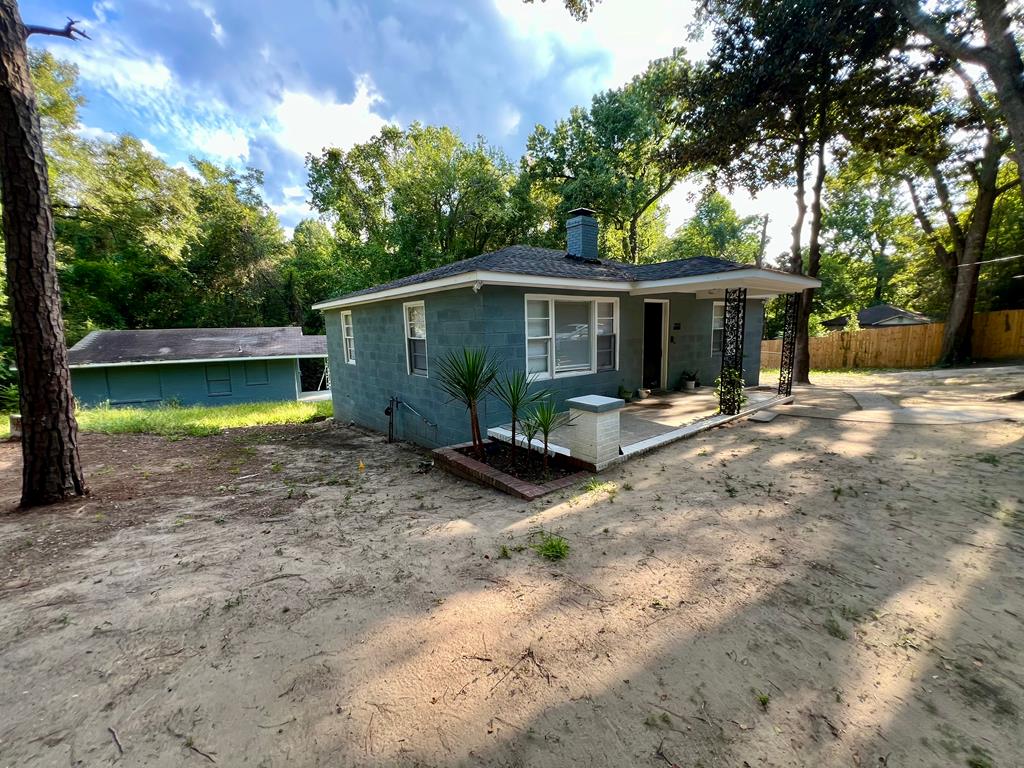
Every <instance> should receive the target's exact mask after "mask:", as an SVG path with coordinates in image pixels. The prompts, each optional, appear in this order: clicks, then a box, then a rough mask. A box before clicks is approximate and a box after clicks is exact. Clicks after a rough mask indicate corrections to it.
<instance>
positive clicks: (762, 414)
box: [747, 411, 779, 423]
mask: <svg viewBox="0 0 1024 768" xmlns="http://www.w3.org/2000/svg"><path fill="white" fill-rule="evenodd" d="M778 415H779V414H778V412H777V411H758V412H757V413H752V414H750V415H749V416H748V417H747V421H760V422H764V423H768V422H769V421H775V417H776V416H778Z"/></svg>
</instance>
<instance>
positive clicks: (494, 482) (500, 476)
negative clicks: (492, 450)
mask: <svg viewBox="0 0 1024 768" xmlns="http://www.w3.org/2000/svg"><path fill="white" fill-rule="evenodd" d="M472 445H473V443H471V442H470V443H458V444H457V445H447V446H445V447H444V448H435V449H434V450H433V451H431V454H432V455H433V457H434V461H436V462H437V463H438V464H440V465H441V466H442V467H444V468H445V469H446V470H448V471H449V472H451V473H452V474H453V475H458V476H459V477H461V478H463V479H465V480H472V481H473V482H476V483H481V484H482V485H489V486H491V487H492V488H495V489H497V490H499V491H503V492H505V493H507V494H510V495H512V496H518V497H519V498H520V499H524V500H526V501H533V500H534V499H537V498H540V497H541V496H545V495H547V494H549V493H553V492H554V491H560V490H562V489H563V488H568V487H569V486H570V485H575V484H576V483H578V482H580V481H581V480H583V479H585V478H587V477H589V476H590V474H591V473H590V472H587V471H585V470H581V471H579V472H574V473H573V474H571V475H567V476H566V477H562V478H559V479H558V480H552V481H550V482H547V483H544V484H543V485H537V484H536V483H528V482H526V481H525V480H520V479H519V478H517V477H513V476H512V475H509V474H507V473H505V472H502V471H501V470H499V469H495V468H494V467H492V466H490V465H488V464H484V463H483V462H482V461H477V460H476V459H474V458H473V457H472V456H467V455H466V454H464V453H460V452H459V450H458V449H459V448H470V447H472Z"/></svg>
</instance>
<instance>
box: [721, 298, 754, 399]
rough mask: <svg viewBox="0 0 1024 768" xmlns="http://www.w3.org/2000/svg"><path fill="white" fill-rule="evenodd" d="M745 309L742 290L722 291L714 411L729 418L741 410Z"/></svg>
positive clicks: (745, 304)
mask: <svg viewBox="0 0 1024 768" xmlns="http://www.w3.org/2000/svg"><path fill="white" fill-rule="evenodd" d="M746 308H747V289H746V288H729V289H726V291H725V316H724V317H723V318H722V373H721V375H720V378H719V380H718V408H719V410H720V411H721V412H722V413H725V414H728V415H730V416H733V415H735V414H737V413H739V412H740V408H741V407H742V406H743V399H744V398H743V330H744V327H745V325H746Z"/></svg>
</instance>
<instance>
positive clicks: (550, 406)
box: [530, 399, 572, 475]
mask: <svg viewBox="0 0 1024 768" xmlns="http://www.w3.org/2000/svg"><path fill="white" fill-rule="evenodd" d="M530 419H531V421H533V422H535V423H536V424H537V431H538V432H540V434H541V439H542V440H543V441H544V474H545V475H547V473H548V443H549V442H550V440H551V433H552V432H554V431H555V430H556V429H558V428H559V427H564V426H565V425H567V424H569V423H571V422H572V417H571V416H569V412H568V411H559V410H558V409H556V408H555V401H554V400H551V399H548V400H542V401H541V402H539V403H537V407H535V408H534V409H533V413H532V414H530Z"/></svg>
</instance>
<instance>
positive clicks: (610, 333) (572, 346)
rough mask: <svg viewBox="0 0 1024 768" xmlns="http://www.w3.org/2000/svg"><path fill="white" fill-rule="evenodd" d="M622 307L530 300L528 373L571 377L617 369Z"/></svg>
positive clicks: (576, 300)
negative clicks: (619, 320)
mask: <svg viewBox="0 0 1024 768" xmlns="http://www.w3.org/2000/svg"><path fill="white" fill-rule="evenodd" d="M617 315H618V301H617V300H616V299H596V298H576V297H567V296H527V298H526V370H527V372H528V373H530V374H534V375H539V376H542V377H543V376H545V375H546V376H547V377H551V376H559V375H566V376H570V375H573V374H580V373H595V372H597V371H612V370H615V369H616V368H617V367H618V348H617V338H618V316H617Z"/></svg>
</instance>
